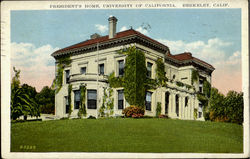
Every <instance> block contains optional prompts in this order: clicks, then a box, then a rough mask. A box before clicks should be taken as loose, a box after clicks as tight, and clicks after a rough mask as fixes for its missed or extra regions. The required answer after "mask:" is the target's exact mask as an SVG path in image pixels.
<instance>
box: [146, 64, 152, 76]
mask: <svg viewBox="0 0 250 159" xmlns="http://www.w3.org/2000/svg"><path fill="white" fill-rule="evenodd" d="M152 66H153V64H152V63H150V62H147V77H149V78H151V77H152Z"/></svg>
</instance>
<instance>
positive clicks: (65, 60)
mask: <svg viewBox="0 0 250 159" xmlns="http://www.w3.org/2000/svg"><path fill="white" fill-rule="evenodd" d="M70 63H71V59H70V57H69V56H65V57H61V58H59V59H58V60H57V70H56V72H57V77H56V79H55V80H54V82H55V84H53V85H55V86H56V93H58V92H59V91H60V89H61V88H62V84H63V70H64V67H65V66H68V65H70Z"/></svg>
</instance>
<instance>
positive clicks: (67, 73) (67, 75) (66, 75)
mask: <svg viewBox="0 0 250 159" xmlns="http://www.w3.org/2000/svg"><path fill="white" fill-rule="evenodd" d="M69 73H70V71H69V70H66V71H65V77H66V84H67V83H69V77H70V75H69Z"/></svg>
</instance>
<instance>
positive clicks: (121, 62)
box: [118, 60, 124, 76]
mask: <svg viewBox="0 0 250 159" xmlns="http://www.w3.org/2000/svg"><path fill="white" fill-rule="evenodd" d="M118 75H119V76H123V75H124V60H119V61H118Z"/></svg>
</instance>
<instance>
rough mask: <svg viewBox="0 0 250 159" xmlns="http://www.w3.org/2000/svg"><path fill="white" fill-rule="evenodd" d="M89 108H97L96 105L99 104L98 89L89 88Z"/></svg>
mask: <svg viewBox="0 0 250 159" xmlns="http://www.w3.org/2000/svg"><path fill="white" fill-rule="evenodd" d="M87 93H88V95H87V98H88V103H87V105H88V109H96V105H97V93H96V90H88V92H87Z"/></svg>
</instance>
